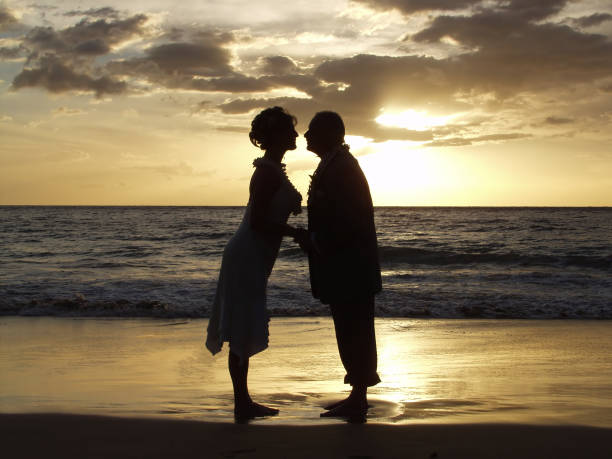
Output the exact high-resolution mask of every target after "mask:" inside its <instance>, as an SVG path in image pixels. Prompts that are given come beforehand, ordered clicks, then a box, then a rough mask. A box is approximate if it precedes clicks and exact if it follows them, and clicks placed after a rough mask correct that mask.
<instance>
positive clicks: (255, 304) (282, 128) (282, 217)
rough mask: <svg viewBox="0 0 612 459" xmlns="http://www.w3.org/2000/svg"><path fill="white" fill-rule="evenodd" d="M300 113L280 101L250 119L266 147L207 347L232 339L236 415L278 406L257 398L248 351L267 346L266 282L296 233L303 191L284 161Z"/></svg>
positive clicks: (253, 135)
mask: <svg viewBox="0 0 612 459" xmlns="http://www.w3.org/2000/svg"><path fill="white" fill-rule="evenodd" d="M295 124H296V119H295V117H293V116H292V115H290V114H289V113H288V112H286V111H285V110H284V109H282V108H281V107H272V108H267V109H265V110H263V111H262V112H261V113H259V114H258V115H257V116H256V117H255V118H254V119H253V121H252V123H251V132H250V133H249V138H250V139H251V143H253V145H255V146H256V147H259V148H261V149H262V150H264V151H265V153H264V155H263V156H262V157H260V158H257V159H255V161H253V165H254V166H255V171H254V172H253V176H252V177H251V183H250V186H249V194H250V196H249V202H248V205H247V208H246V211H245V213H244V217H243V219H242V223H241V224H240V226H239V228H238V230H237V231H236V233H235V234H234V236H233V237H232V238H231V239H230V240H229V242H228V243H227V246H226V247H225V250H224V251H223V259H222V262H221V271H220V273H219V281H218V284H217V291H216V294H215V299H214V303H213V307H212V313H211V317H210V322H209V324H208V330H207V338H206V347H207V348H208V349H209V350H210V352H212V353H213V354H216V353H217V352H219V351H220V350H221V347H222V345H223V342H226V341H228V342H229V347H230V352H229V359H228V366H229V372H230V375H231V378H232V384H233V386H234V415H235V416H236V418H237V419H251V418H254V417H258V416H270V415H274V414H277V413H278V410H277V409H273V408H269V407H267V406H264V405H260V404H259V403H255V402H254V401H253V400H252V399H251V396H250V395H249V390H248V387H247V376H248V371H249V357H251V356H252V355H254V354H256V353H258V352H261V351H263V350H264V349H266V348H267V347H268V320H269V319H268V312H267V310H266V286H267V283H268V277H269V276H270V273H271V271H272V267H273V266H274V262H275V261H276V257H277V255H278V251H279V248H280V244H281V240H282V238H283V236H291V237H296V235H297V229H296V228H293V227H292V226H289V225H287V219H288V218H289V214H290V213H293V214H298V213H300V212H301V201H302V196H301V195H300V193H298V191H297V190H296V189H295V187H294V186H293V185H292V184H291V182H290V181H289V179H288V177H287V174H286V173H285V165H284V164H283V163H282V162H281V161H282V159H283V156H284V155H285V153H286V152H287V150H294V149H295V148H296V145H295V139H296V137H297V136H298V134H297V132H296V131H295V127H294V126H295Z"/></svg>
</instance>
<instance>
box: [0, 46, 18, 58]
mask: <svg viewBox="0 0 612 459" xmlns="http://www.w3.org/2000/svg"><path fill="white" fill-rule="evenodd" d="M21 54H22V50H21V47H19V46H13V47H0V59H14V58H16V57H19V56H20V55H21Z"/></svg>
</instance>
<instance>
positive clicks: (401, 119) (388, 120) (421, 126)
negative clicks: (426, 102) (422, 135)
mask: <svg viewBox="0 0 612 459" xmlns="http://www.w3.org/2000/svg"><path fill="white" fill-rule="evenodd" d="M455 116H456V115H449V116H432V115H428V114H427V112H426V111H417V110H412V109H409V110H404V111H403V112H395V113H394V112H385V111H384V109H383V113H382V114H381V115H379V116H378V117H377V118H376V122H377V123H378V124H382V125H383V126H389V127H399V128H404V129H411V130H413V131H426V130H427V129H431V128H433V127H436V126H443V125H445V124H446V123H448V122H449V121H450V120H451V119H452V118H454V117H455Z"/></svg>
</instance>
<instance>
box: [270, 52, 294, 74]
mask: <svg viewBox="0 0 612 459" xmlns="http://www.w3.org/2000/svg"><path fill="white" fill-rule="evenodd" d="M261 69H262V71H263V73H265V74H266V75H285V74H288V73H295V72H296V71H297V65H295V62H293V60H291V59H290V58H288V57H286V56H267V57H264V58H262V66H261Z"/></svg>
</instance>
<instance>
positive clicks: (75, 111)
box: [53, 106, 86, 116]
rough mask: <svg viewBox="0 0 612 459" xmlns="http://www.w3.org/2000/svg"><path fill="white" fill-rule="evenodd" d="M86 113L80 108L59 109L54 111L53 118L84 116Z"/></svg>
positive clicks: (62, 107)
mask: <svg viewBox="0 0 612 459" xmlns="http://www.w3.org/2000/svg"><path fill="white" fill-rule="evenodd" d="M85 113H86V112H85V111H83V110H81V109H79V108H70V107H64V106H61V107H58V108H56V109H55V110H53V116H75V115H83V114H85Z"/></svg>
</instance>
